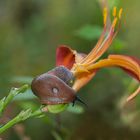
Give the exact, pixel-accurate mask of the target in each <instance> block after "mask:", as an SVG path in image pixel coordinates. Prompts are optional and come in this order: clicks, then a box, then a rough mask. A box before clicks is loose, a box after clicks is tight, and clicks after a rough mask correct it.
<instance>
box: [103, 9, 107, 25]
mask: <svg viewBox="0 0 140 140" xmlns="http://www.w3.org/2000/svg"><path fill="white" fill-rule="evenodd" d="M106 21H107V8H104V10H103V22H104V25H106Z"/></svg>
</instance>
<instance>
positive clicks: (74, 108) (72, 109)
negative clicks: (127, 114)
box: [67, 104, 84, 114]
mask: <svg viewBox="0 0 140 140" xmlns="http://www.w3.org/2000/svg"><path fill="white" fill-rule="evenodd" d="M67 111H69V112H71V113H75V114H81V113H84V108H83V107H82V106H79V105H74V106H72V105H71V104H70V105H69V106H68V108H67Z"/></svg>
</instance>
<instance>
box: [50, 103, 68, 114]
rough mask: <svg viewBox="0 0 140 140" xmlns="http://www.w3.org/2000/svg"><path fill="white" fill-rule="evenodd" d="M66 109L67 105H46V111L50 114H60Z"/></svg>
mask: <svg viewBox="0 0 140 140" xmlns="http://www.w3.org/2000/svg"><path fill="white" fill-rule="evenodd" d="M67 107H68V104H57V105H48V106H47V108H48V111H49V112H51V113H60V112H62V111H64V110H66V109H67Z"/></svg>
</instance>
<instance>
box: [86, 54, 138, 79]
mask: <svg viewBox="0 0 140 140" xmlns="http://www.w3.org/2000/svg"><path fill="white" fill-rule="evenodd" d="M139 62H140V60H138V59H137V60H136V59H134V58H133V57H130V56H124V55H109V57H108V58H107V59H103V60H100V61H99V62H97V63H95V64H92V65H89V66H88V67H87V70H89V71H90V70H93V69H97V68H103V67H110V66H117V67H120V68H122V69H124V70H125V71H126V72H127V73H129V74H130V75H131V76H133V77H134V78H136V79H137V80H138V81H140V64H139Z"/></svg>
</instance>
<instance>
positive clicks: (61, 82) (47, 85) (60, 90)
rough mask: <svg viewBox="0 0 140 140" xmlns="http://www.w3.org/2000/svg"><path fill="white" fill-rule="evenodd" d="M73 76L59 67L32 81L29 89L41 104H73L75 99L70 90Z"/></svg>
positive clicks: (72, 91)
mask: <svg viewBox="0 0 140 140" xmlns="http://www.w3.org/2000/svg"><path fill="white" fill-rule="evenodd" d="M73 78H74V77H73V74H72V73H71V71H70V70H68V69H67V68H65V67H64V66H59V67H56V68H54V69H52V70H51V71H48V72H47V73H44V74H41V75H40V76H37V77H36V78H34V79H33V81H32V84H31V89H32V91H33V93H34V94H35V95H36V96H37V97H38V98H39V99H40V101H41V103H42V104H48V105H54V104H65V103H70V102H74V101H75V100H76V99H77V96H76V93H75V91H74V90H73V89H72V88H71V82H72V81H73Z"/></svg>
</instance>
